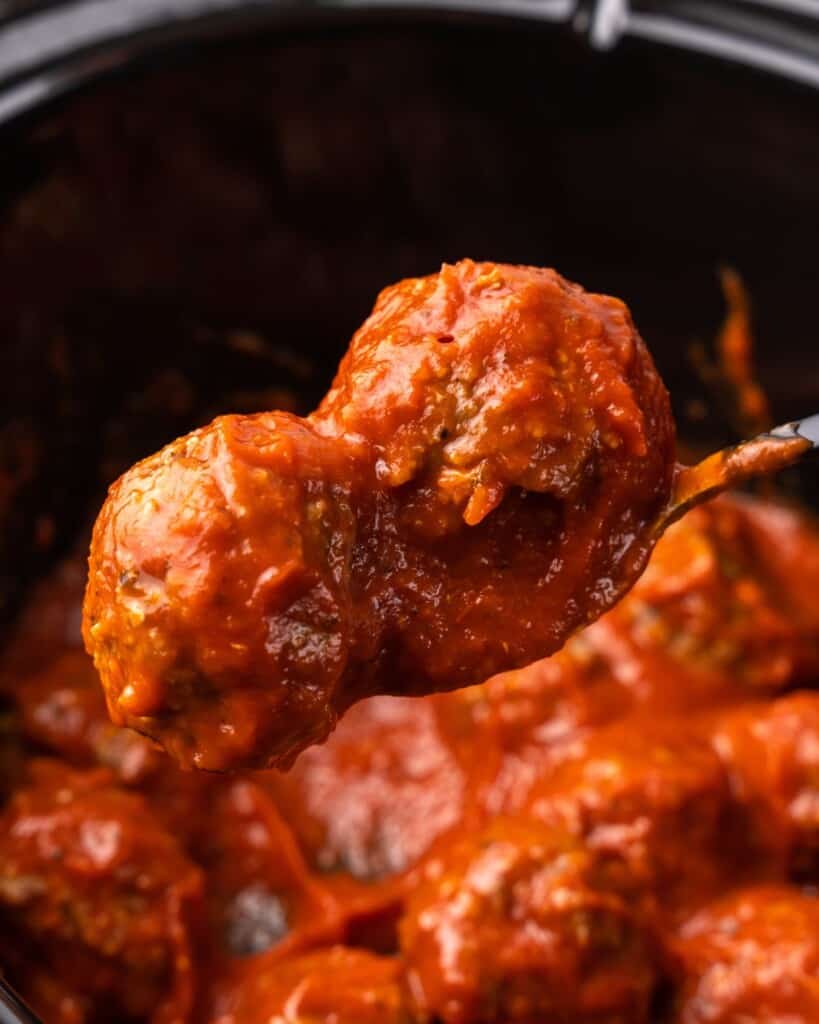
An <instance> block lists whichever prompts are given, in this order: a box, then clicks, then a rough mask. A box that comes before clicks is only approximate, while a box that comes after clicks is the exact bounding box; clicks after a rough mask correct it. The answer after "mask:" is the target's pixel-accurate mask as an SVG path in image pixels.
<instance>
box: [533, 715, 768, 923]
mask: <svg viewBox="0 0 819 1024" xmlns="http://www.w3.org/2000/svg"><path fill="white" fill-rule="evenodd" d="M526 813H528V814H529V815H531V816H533V817H534V818H536V819H537V820H539V821H543V822H546V823H548V824H550V825H552V826H555V827H560V828H564V829H566V830H567V831H569V832H570V833H571V834H572V835H575V836H577V837H578V838H580V839H582V841H583V842H584V843H585V845H586V846H587V847H588V848H589V849H590V850H593V851H595V853H597V854H598V855H599V856H601V857H604V858H605V859H606V860H607V861H608V862H609V864H610V870H611V871H612V872H613V873H619V874H620V875H621V877H622V885H623V887H624V891H629V892H630V894H631V897H632V898H633V899H635V900H636V901H638V902H639V903H640V905H641V906H642V907H643V909H644V910H645V911H646V912H651V913H654V912H657V913H660V914H663V915H664V914H666V913H668V914H671V915H674V914H676V913H678V912H681V911H682V910H684V908H686V907H688V906H690V905H691V904H692V903H697V902H702V901H703V900H704V899H707V898H709V897H710V895H711V894H712V893H713V892H714V891H715V890H716V889H718V888H719V887H720V885H724V883H725V881H726V879H728V878H730V879H734V878H735V877H736V872H737V871H738V869H739V865H740V864H741V863H742V862H744V861H745V860H747V859H748V852H749V851H748V849H747V848H746V847H745V846H744V838H742V832H741V830H740V829H738V828H737V827H735V825H736V824H738V822H739V819H737V820H736V821H735V809H734V806H733V804H732V801H731V798H730V791H729V786H728V780H727V777H726V775H725V772H724V771H723V769H722V766H721V764H720V762H719V759H718V758H717V756H716V755H715V754H714V752H713V750H712V749H711V747H710V746H709V744H708V742H707V741H706V740H705V739H700V738H699V737H697V736H695V735H693V734H691V733H690V732H688V731H687V730H686V727H685V726H684V725H683V724H682V723H680V722H679V721H678V720H675V719H670V720H668V721H667V722H662V721H661V720H657V719H643V718H639V717H637V718H628V719H625V720H623V721H622V722H618V723H616V724H614V725H612V726H609V727H607V728H605V729H601V730H599V731H597V732H594V733H592V734H591V735H590V736H589V737H586V738H584V739H582V740H579V741H578V742H577V744H576V745H575V747H574V749H573V750H572V751H571V752H570V756H568V757H567V758H566V759H565V760H564V761H563V762H562V763H561V764H560V765H559V766H558V767H557V768H556V769H555V770H554V771H553V772H551V773H549V774H547V775H545V776H544V777H542V778H541V779H540V780H539V781H538V782H537V783H536V784H535V785H534V787H533V788H532V790H531V792H530V794H529V797H528V807H527V808H526ZM737 845H738V846H739V849H737Z"/></svg>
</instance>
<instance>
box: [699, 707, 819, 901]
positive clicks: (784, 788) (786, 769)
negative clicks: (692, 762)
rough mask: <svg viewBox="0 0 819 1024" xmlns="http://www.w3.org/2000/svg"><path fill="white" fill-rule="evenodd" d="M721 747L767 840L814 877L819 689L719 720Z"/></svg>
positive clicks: (818, 861) (792, 865)
mask: <svg viewBox="0 0 819 1024" xmlns="http://www.w3.org/2000/svg"><path fill="white" fill-rule="evenodd" d="M713 742H714V746H715V749H716V750H717V752H718V753H719V755H720V757H722V759H723V760H724V762H725V764H726V766H727V768H728V771H729V774H730V777H731V781H732V784H733V788H734V791H735V794H736V797H737V799H738V800H740V801H741V802H742V803H744V804H745V805H746V806H747V807H748V809H749V811H750V816H751V821H752V823H753V825H754V827H755V830H756V832H757V834H758V835H759V836H760V838H761V841H762V842H763V843H764V845H765V846H766V847H767V848H768V849H769V850H770V851H771V852H773V853H779V854H780V855H782V856H784V858H785V863H786V865H787V867H788V868H789V870H790V871H791V872H792V873H794V874H795V875H797V876H804V877H806V878H807V879H809V880H811V881H815V880H817V877H818V876H817V868H819V694H816V693H794V694H791V695H789V696H787V697H780V698H779V699H778V700H776V701H774V702H773V703H771V704H768V705H760V704H749V705H746V706H743V707H740V708H737V709H735V710H733V711H731V712H728V713H727V714H725V715H723V716H722V717H721V718H720V719H719V720H718V721H717V722H716V724H715V727H714V733H713Z"/></svg>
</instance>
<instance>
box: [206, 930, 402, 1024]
mask: <svg viewBox="0 0 819 1024" xmlns="http://www.w3.org/2000/svg"><path fill="white" fill-rule="evenodd" d="M233 984H234V986H235V989H234V991H233V992H231V991H230V990H229V989H228V991H227V992H226V993H224V994H223V996H222V1003H223V1007H222V1009H221V1012H218V1011H217V1016H216V1017H215V1019H214V1021H213V1024H330V1022H332V1024H410V1021H411V1018H410V1016H409V1013H408V1011H407V1010H406V1003H405V999H404V994H403V991H402V986H401V966H400V963H399V962H398V961H397V960H394V959H389V958H388V957H380V956H376V955H375V954H373V953H367V952H365V951H364V950H360V949H347V948H346V947H344V946H332V947H330V948H329V949H323V950H319V951H317V952H315V953H309V954H306V955H304V956H301V957H294V958H293V959H290V960H279V961H269V960H265V959H262V960H260V961H257V962H256V963H254V964H253V965H252V967H251V968H250V969H249V970H247V971H245V972H242V973H241V974H240V975H239V976H238V978H237V979H235V980H234V982H233Z"/></svg>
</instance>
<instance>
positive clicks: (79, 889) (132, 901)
mask: <svg viewBox="0 0 819 1024" xmlns="http://www.w3.org/2000/svg"><path fill="white" fill-rule="evenodd" d="M31 771H32V782H31V785H30V786H29V787H28V788H26V789H22V790H20V791H19V792H18V793H17V794H16V795H15V796H14V798H13V799H12V801H11V803H10V804H9V807H8V808H7V810H6V812H5V813H4V815H3V817H2V819H0V914H2V915H3V916H5V917H6V918H7V919H8V921H9V922H10V923H11V926H12V927H13V929H14V930H15V932H16V934H17V935H18V936H19V940H20V942H21V943H25V944H27V945H28V946H30V948H31V954H30V956H29V958H28V959H30V960H31V959H33V960H34V962H37V963H41V964H46V965H48V969H49V970H50V972H51V973H52V975H53V976H56V977H61V978H70V979H71V985H72V992H73V993H74V994H75V996H76V997H78V998H80V999H81V1000H83V1001H84V1002H85V1003H86V1005H87V1007H88V1009H87V1017H88V1019H89V1020H99V1021H104V1020H111V1019H112V1018H114V1017H116V1015H117V1013H120V1014H123V1015H126V1016H135V1017H137V1016H145V1017H148V1018H149V1019H150V1020H151V1021H152V1022H153V1024H179V1022H182V1021H186V1020H188V1019H189V1017H190V1013H191V1010H192V1004H193V998H194V981H195V978H194V962H193V956H194V942H195V935H196V928H197V926H198V921H199V912H200V905H201V897H202V877H201V873H200V871H199V869H198V868H197V867H195V866H194V864H192V863H191V861H189V860H188V858H187V857H186V856H185V854H184V853H183V852H182V850H181V848H180V847H179V845H178V844H177V842H176V841H175V840H174V839H173V838H172V837H171V836H170V835H169V834H168V833H167V832H166V831H165V830H164V829H163V828H162V827H161V826H160V825H159V824H158V823H157V821H156V820H155V818H154V817H153V816H152V814H151V812H150V810H149V808H148V807H147V806H146V804H145V803H144V801H143V800H142V799H141V798H140V797H139V796H137V795H135V794H131V793H125V792H123V791H121V790H118V789H116V788H115V787H113V786H112V785H110V783H109V782H108V778H107V775H106V773H104V772H99V771H97V772H87V773H74V772H71V771H69V770H67V769H65V768H64V767H63V766H62V765H59V764H58V763H56V762H39V763H35V764H34V765H33V766H32V769H31Z"/></svg>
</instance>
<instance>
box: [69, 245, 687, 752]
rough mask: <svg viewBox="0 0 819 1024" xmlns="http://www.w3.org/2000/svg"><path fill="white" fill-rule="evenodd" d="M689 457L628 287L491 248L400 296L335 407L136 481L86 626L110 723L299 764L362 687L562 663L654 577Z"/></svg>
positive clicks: (184, 443)
mask: <svg viewBox="0 0 819 1024" xmlns="http://www.w3.org/2000/svg"><path fill="white" fill-rule="evenodd" d="M673 471H674V428H673V423H672V420H671V415H670V411H669V403H668V396H667V394H666V392H665V389H664V388H663V385H662V383H661V381H660V380H659V378H658V376H657V373H656V371H655V369H654V366H653V364H652V362H651V359H650V357H649V355H648V353H647V351H646V349H645V346H644V345H643V343H642V341H641V339H640V337H639V335H638V334H637V332H636V330H635V328H634V326H633V324H632V321H631V318H630V316H629V313H628V310H627V309H626V307H625V306H624V305H623V303H621V302H620V301H618V300H616V299H612V298H608V297H605V296H599V295H591V294H588V293H586V292H584V291H583V290H582V289H580V288H579V287H577V286H576V285H572V284H569V283H568V282H566V281H565V280H564V279H563V278H561V277H560V276H559V275H558V274H556V273H555V272H553V271H549V270H539V269H535V268H528V267H511V266H502V265H496V264H489V263H473V262H471V261H468V260H467V261H463V262H461V263H458V264H456V265H454V266H444V267H443V268H442V270H441V271H440V273H438V274H434V275H432V276H430V277H425V278H419V279H413V280H407V281H404V282H401V283H400V284H398V285H395V286H393V287H391V288H387V289H386V290H385V291H384V292H382V294H381V295H380V297H379V299H378V301H377V303H376V306H375V309H374V311H373V313H372V315H371V316H370V318H369V319H368V320H367V321H366V323H365V324H364V325H363V327H362V328H361V329H360V330H359V331H358V333H357V334H356V335H355V337H354V338H353V341H352V343H351V346H350V349H349V351H348V353H347V355H346V356H345V358H344V360H343V361H342V363H341V366H340V369H339V371H338V375H337V377H336V379H335V382H334V383H333V386H332V388H331V390H330V392H329V393H328V395H327V396H326V398H325V399H324V401H323V402H322V403H321V405H320V407H319V408H318V410H317V411H316V412H315V413H313V414H312V415H311V416H309V417H307V418H306V419H300V418H298V417H295V416H293V415H290V414H286V413H275V412H273V413H268V414H262V415H257V416H224V417H221V418H220V419H217V420H215V421H214V422H213V423H212V424H211V425H210V426H209V427H206V428H204V429H202V430H199V431H196V432H194V433H193V434H190V435H188V436H187V437H184V438H181V439H180V440H178V441H176V442H174V443H173V444H171V445H169V446H168V447H167V448H165V449H163V451H161V452H160V453H158V454H157V455H155V456H153V457H152V458H149V459H147V460H145V461H144V462H142V463H140V464H139V465H137V466H135V467H134V468H133V469H132V470H131V471H129V472H128V473H127V474H125V476H124V477H122V478H121V479H120V480H119V481H118V482H117V483H116V484H114V486H113V487H112V488H111V491H110V494H109V497H108V500H107V502H106V504H105V507H104V508H103V510H102V512H101V514H100V517H99V520H98V522H97V524H96V527H95V530H94V539H93V544H92V552H91V571H90V577H89V585H88V592H87V597H86V603H85V626H84V630H85V641H86V645H87V648H88V650H89V651H90V652H91V653H92V654H93V656H94V660H95V664H96V666H97V669H98V671H99V673H100V676H101V678H102V681H103V685H104V687H105V692H106V697H107V701H108V707H109V710H110V713H111V716H112V718H113V719H114V721H115V722H117V723H119V724H124V725H130V726H132V727H134V728H136V729H138V730H139V731H140V732H143V733H145V734H147V735H149V736H152V737H154V738H155V739H157V740H158V741H159V742H161V743H162V745H163V746H164V747H165V749H166V750H168V751H169V752H170V753H171V754H172V755H173V756H174V757H176V758H177V759H178V760H179V761H181V762H182V763H183V764H193V765H196V766H198V767H202V768H209V769H231V768H241V767H246V766H254V767H256V766H265V765H279V766H281V765H286V764H288V763H290V762H291V761H292V759H293V757H294V756H295V754H297V753H298V752H299V751H300V750H302V749H303V748H304V747H306V746H308V745H309V744H311V743H314V742H316V741H321V740H324V739H326V737H327V735H328V734H329V732H330V731H331V730H332V729H333V727H334V725H335V722H336V720H337V718H338V716H339V715H341V714H342V713H343V712H344V711H345V710H346V709H347V708H348V707H349V706H350V705H351V704H352V703H353V702H355V701H356V700H359V699H360V698H362V697H365V696H368V695H371V694H375V693H390V694H402V695H409V694H422V693H428V692H432V691H440V690H450V689H454V688H457V687H461V686H466V685H471V684H475V683H480V682H482V681H483V680H485V679H486V678H488V677H489V676H491V675H492V674H493V673H496V672H498V671H501V670H504V669H511V668H515V667H518V666H521V665H524V664H527V663H529V662H531V661H533V660H534V659H536V658H541V657H543V656H545V655H547V654H550V653H551V652H552V651H554V650H556V649H557V648H559V647H560V646H561V645H562V644H563V642H564V641H565V640H566V638H567V637H568V636H569V635H570V634H571V633H572V632H573V631H574V630H576V629H577V628H578V627H580V626H582V625H584V624H585V623H586V622H588V621H589V620H591V619H593V618H596V617H597V616H598V615H600V614H601V613H602V612H604V611H605V610H606V609H607V608H608V607H610V606H611V605H612V604H613V603H614V601H615V600H616V599H617V598H618V597H619V596H620V595H621V594H622V592H623V591H624V590H625V589H626V588H627V587H628V586H629V585H630V583H631V582H632V581H633V579H634V578H635V577H636V575H637V574H638V573H639V571H640V570H641V569H642V567H643V564H644V562H645V559H646V557H647V555H648V552H649V550H650V547H651V544H652V543H653V540H654V534H653V532H652V530H651V526H652V524H653V523H654V522H655V520H656V519H657V517H658V515H659V513H660V511H661V510H662V508H663V507H664V506H665V504H666V503H667V501H668V498H669V495H670V488H671V482H672V476H673Z"/></svg>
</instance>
